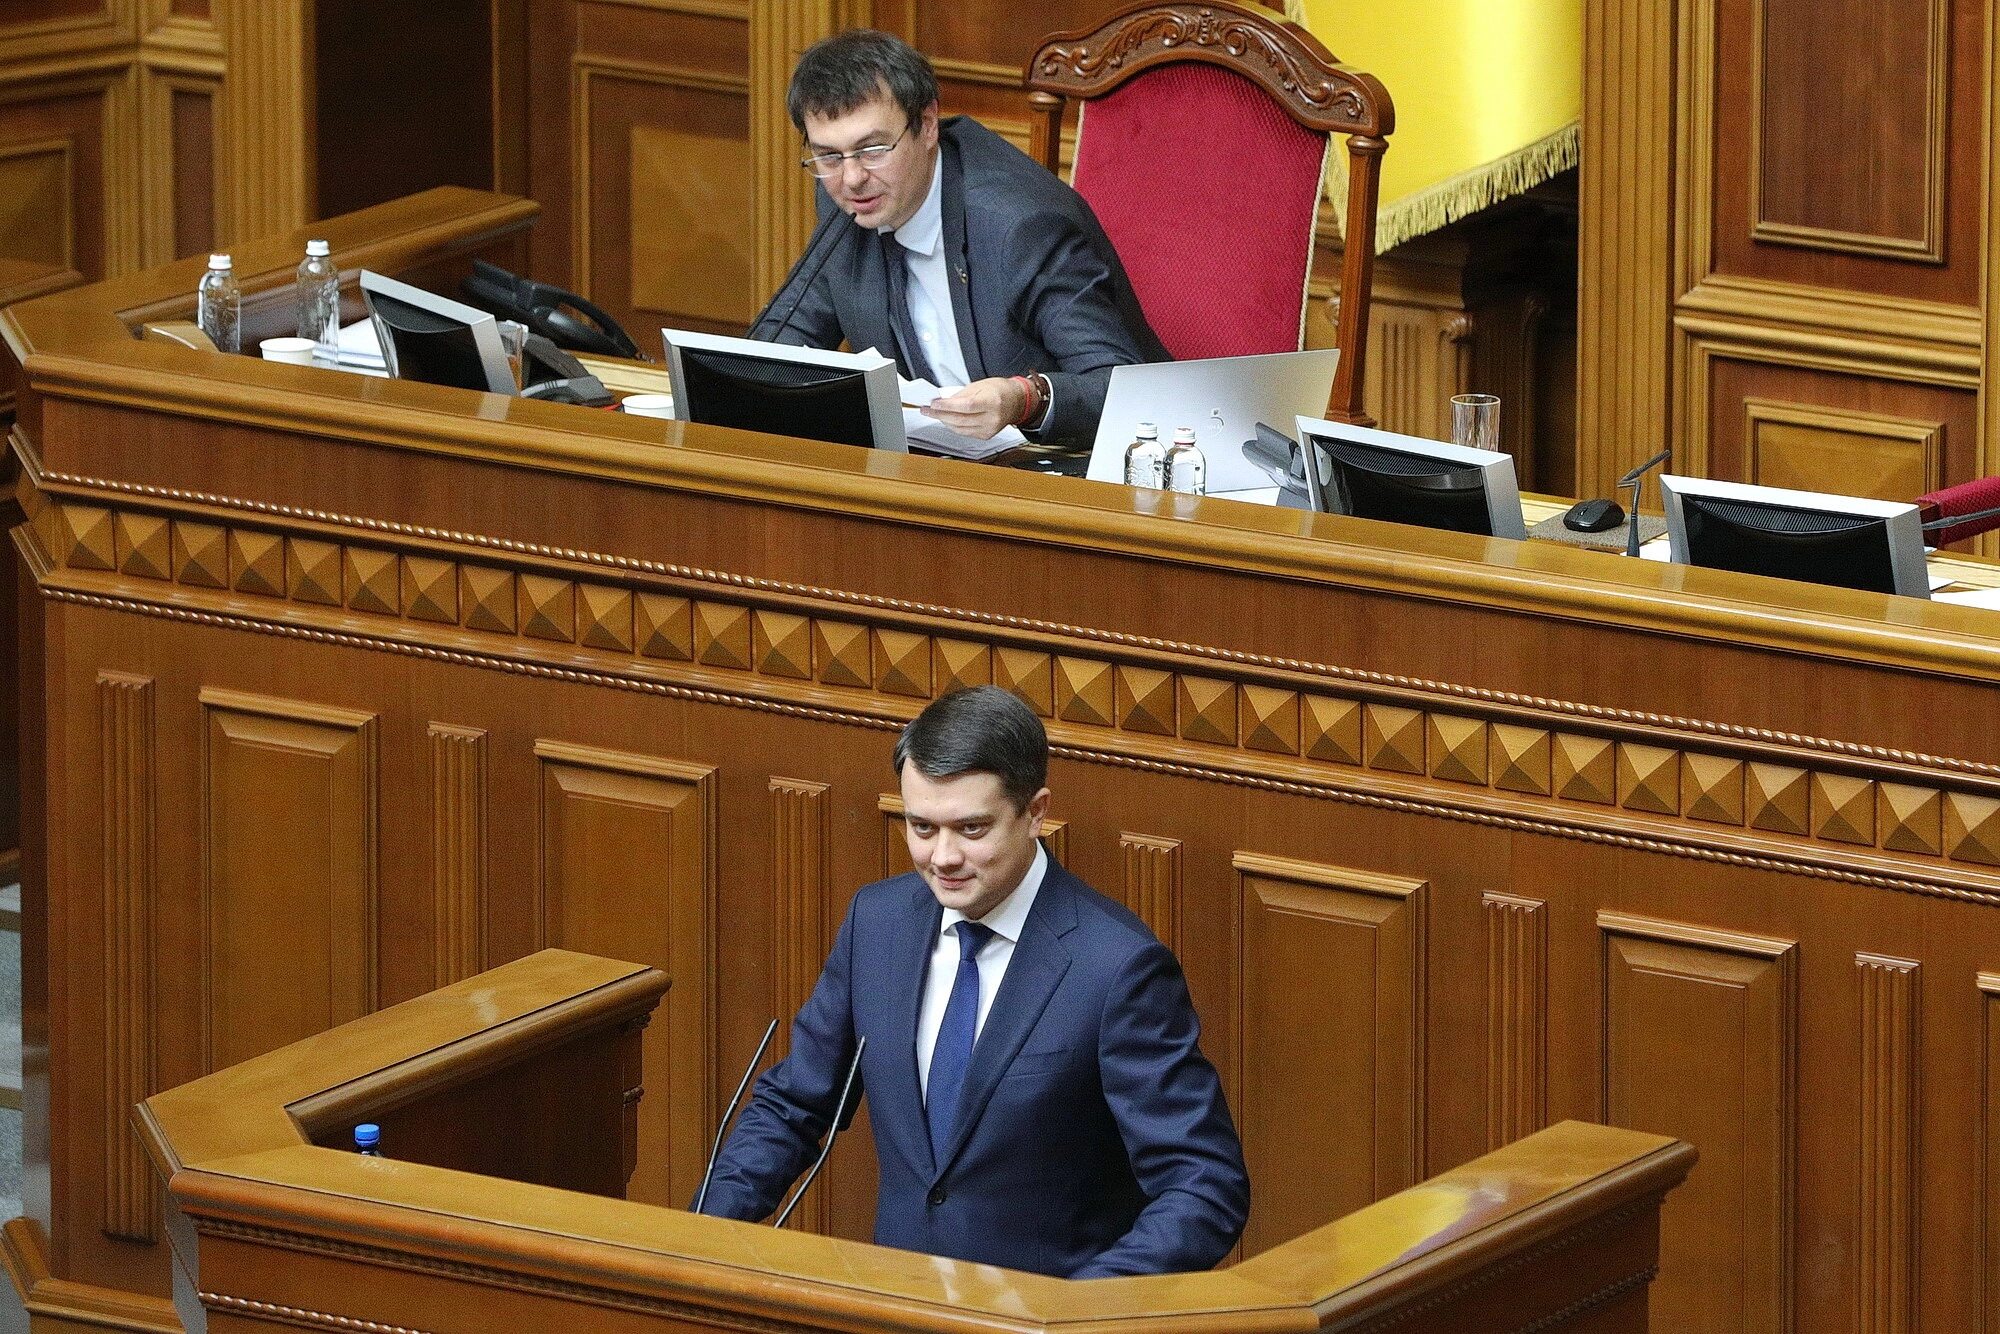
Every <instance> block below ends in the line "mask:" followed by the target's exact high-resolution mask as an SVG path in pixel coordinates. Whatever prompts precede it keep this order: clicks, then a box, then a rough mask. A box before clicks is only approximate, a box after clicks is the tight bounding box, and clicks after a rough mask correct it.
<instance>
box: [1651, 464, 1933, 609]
mask: <svg viewBox="0 0 2000 1334" xmlns="http://www.w3.org/2000/svg"><path fill="white" fill-rule="evenodd" d="M1660 493H1661V495H1662V496H1664V497H1665V498H1666V503H1667V543H1668V548H1669V550H1670V552H1671V554H1672V557H1673V559H1674V560H1675V561H1676V562H1678V563H1680V564H1682V565H1703V566H1707V567H1708V568H1709V569H1713V570H1735V571H1737V572H1739V573H1741V574H1767V575H1770V576H1772V577H1773V578H1777V579H1799V580H1803V581H1805V582H1806V583H1813V584H1831V585H1833V586H1835V587H1837V588H1860V589H1867V590H1871V591H1873V592H1877V593H1900V594H1902V595H1903V596H1904V597H1912V598H1928V597H1929V596H1930V595H1931V591H1930V579H1929V577H1928V575H1927V574H1926V573H1925V570H1924V532H1923V522H1922V520H1921V519H1920V518H1919V517H1918V515H1917V507H1916V506H1915V505H1911V504H1906V503H1903V502H1901V501H1893V500H1863V499H1861V498H1860V497H1858V496H1829V495H1823V494H1821V493H1819V492H1817V491H1785V490H1781V489H1779V488H1778V487H1775V486H1748V485H1745V484H1743V483H1741V482H1711V481H1707V480H1705V479H1702V478H1699V477H1673V476H1667V477H1662V478H1660Z"/></svg>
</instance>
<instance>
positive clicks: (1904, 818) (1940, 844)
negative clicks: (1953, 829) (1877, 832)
mask: <svg viewBox="0 0 2000 1334" xmlns="http://www.w3.org/2000/svg"><path fill="white" fill-rule="evenodd" d="M1876 800H1877V813H1876V814H1877V822H1878V823H1879V824H1880V826H1881V829H1882V846H1883V847H1885V848H1888V849H1890V850H1891V851H1893V852H1920V853H1923V854H1924V855H1925V856H1927V857H1935V856H1937V855H1938V854H1939V853H1941V852H1942V851H1944V794H1943V793H1942V792H1939V791H1938V790H1937V789H1936V788H1930V787H1907V786H1905V785H1903V784H1901V783H1879V784H1877V785H1876Z"/></svg>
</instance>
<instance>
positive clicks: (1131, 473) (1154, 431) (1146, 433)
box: [1125, 422, 1167, 489]
mask: <svg viewBox="0 0 2000 1334" xmlns="http://www.w3.org/2000/svg"><path fill="white" fill-rule="evenodd" d="M1165 459H1166V451H1165V450H1164V449H1162V448H1160V428H1159V427H1157V426H1155V425H1153V423H1151V422H1140V423H1139V434H1138V438H1137V439H1135V440H1133V442H1132V443H1131V444H1129V445H1127V446H1125V485H1127V486H1150V487H1155V488H1158V489H1164V488H1165V487H1166V485H1167V480H1166V473H1165V472H1164V471H1163V470H1162V468H1161V465H1162V463H1163V462H1164V461H1165Z"/></svg>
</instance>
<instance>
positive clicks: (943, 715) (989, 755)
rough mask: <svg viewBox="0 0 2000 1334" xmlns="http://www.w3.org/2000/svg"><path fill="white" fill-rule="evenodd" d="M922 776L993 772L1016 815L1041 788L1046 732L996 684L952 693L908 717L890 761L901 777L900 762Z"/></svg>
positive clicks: (1046, 768) (1046, 772)
mask: <svg viewBox="0 0 2000 1334" xmlns="http://www.w3.org/2000/svg"><path fill="white" fill-rule="evenodd" d="M905 760H908V761H909V762H910V763H911V764H914V765H916V766H917V772H918V773H920V774H922V775H923V776H924V777H926V778H951V777H954V776H955V775H958V774H965V773H988V774H996V775H998V776H999V778H1000V787H1001V790H1002V791H1004V792H1005V793H1006V794H1007V798H1008V800H1010V801H1012V802H1013V803H1014V809H1015V810H1017V811H1021V810H1026V809H1027V808H1028V803H1029V802H1030V801H1032V800H1034V796H1035V794H1036V793H1037V792H1040V791H1041V790H1042V789H1043V788H1044V787H1046V786H1047V780H1048V776H1049V734H1048V732H1047V731H1045V730H1044V729H1043V727H1042V720H1041V719H1040V718H1037V717H1036V716H1035V711H1034V710H1033V709H1030V708H1029V707H1028V706H1027V705H1026V704H1023V703H1022V702H1021V700H1020V698H1019V697H1018V696H1016V695H1014V694H1011V693H1009V692H1008V691H1005V690H1002V689H1001V688H1000V687H999V686H973V687H972V688H971V689H969V690H954V691H953V692H952V693H951V694H949V695H946V696H944V697H943V698H942V699H937V700H933V701H932V702H931V705H930V707H929V708H927V709H925V710H924V711H923V712H922V713H920V714H918V715H917V716H916V717H915V718H913V719H911V721H910V724H909V726H907V727H905V728H904V729H903V735H902V736H900V737H898V738H897V739H896V751H895V754H894V755H893V756H892V757H891V759H890V764H891V765H892V766H893V767H894V769H895V772H896V776H897V777H898V778H900V777H902V774H903V761H905Z"/></svg>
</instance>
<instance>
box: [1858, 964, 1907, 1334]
mask: <svg viewBox="0 0 2000 1334" xmlns="http://www.w3.org/2000/svg"><path fill="white" fill-rule="evenodd" d="M1854 966H1855V980H1856V981H1857V982H1858V984H1859V986H1860V991H1861V1066H1860V1071H1859V1074H1860V1081H1859V1082H1860V1090H1859V1091H1860V1095H1861V1119H1860V1127H1859V1129H1860V1134H1861V1173H1860V1175H1861V1207H1860V1227H1859V1229H1858V1230H1857V1235H1858V1236H1859V1238H1860V1245H1859V1248H1858V1250H1859V1254H1860V1256H1861V1262H1862V1263H1861V1275H1860V1277H1861V1282H1860V1290H1861V1300H1860V1319H1859V1321H1858V1328H1859V1329H1860V1330H1861V1332H1862V1334H1908V1331H1910V1330H1913V1329H1915V1328H1916V1327H1917V1324H1916V1321H1917V1263H1918V1253H1917V1226H1918V1225H1917V1178H1916V1173H1917V1163H1918V1161H1919V1158H1920V1144H1919V1138H1920V1136H1919V1122H1920V1117H1919V1114H1918V1108H1919V1105H1920V1104H1919V1102H1918V1096H1919V1089H1918V1083H1917V1057H1918V1052H1919V1051H1920V1049H1921V1044H1922V1031H1921V1029H1920V1027H1919V1024H1918V1006H1917V994H1918V983H1919V981H1920V976H1919V965H1918V964H1917V963H1916V962H1915V961H1913V960H1910V959H1892V958H1888V957H1885V956H1883V955H1879V954H1857V955H1855V956H1854Z"/></svg>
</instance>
